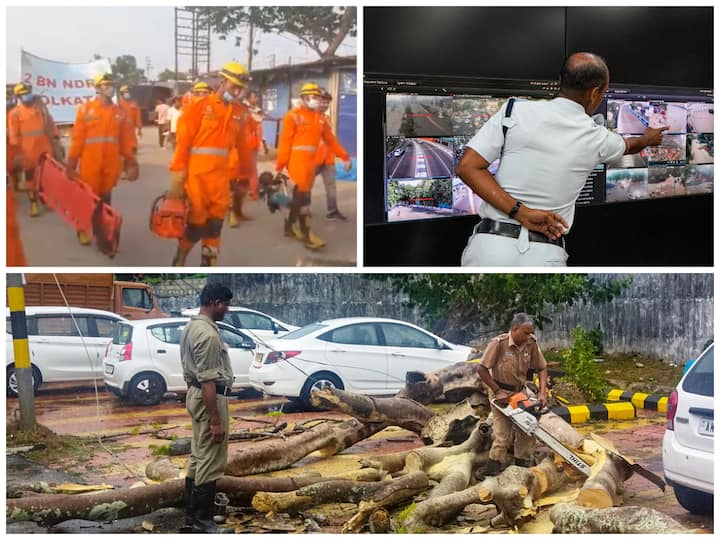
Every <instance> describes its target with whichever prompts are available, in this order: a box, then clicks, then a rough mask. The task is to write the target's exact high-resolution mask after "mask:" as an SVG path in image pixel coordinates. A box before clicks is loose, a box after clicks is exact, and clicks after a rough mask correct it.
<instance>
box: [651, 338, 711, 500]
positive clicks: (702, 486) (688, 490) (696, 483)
mask: <svg viewBox="0 0 720 540" xmlns="http://www.w3.org/2000/svg"><path fill="white" fill-rule="evenodd" d="M713 353H714V345H710V346H709V347H708V348H707V349H705V350H704V351H703V353H702V354H701V355H700V357H699V358H698V359H697V360H696V361H695V362H694V363H693V365H692V366H691V367H690V369H689V370H688V371H687V373H685V376H684V377H683V378H682V379H681V380H680V383H678V385H677V387H676V389H675V390H673V391H672V392H671V394H670V397H669V398H668V403H667V430H666V431H665V437H664V438H663V469H664V471H665V479H666V480H667V483H668V484H670V485H671V486H672V487H673V489H674V491H675V497H676V498H677V500H678V502H679V503H680V505H681V506H682V507H683V508H685V509H686V510H688V511H690V512H692V513H694V514H711V513H712V511H713V491H714V483H713V474H712V473H713V470H714V461H715V460H714V456H713V441H714V438H715V420H714V415H715V406H714V403H713V399H714V397H713V396H714V391H713V376H714V371H715V370H714V366H713Z"/></svg>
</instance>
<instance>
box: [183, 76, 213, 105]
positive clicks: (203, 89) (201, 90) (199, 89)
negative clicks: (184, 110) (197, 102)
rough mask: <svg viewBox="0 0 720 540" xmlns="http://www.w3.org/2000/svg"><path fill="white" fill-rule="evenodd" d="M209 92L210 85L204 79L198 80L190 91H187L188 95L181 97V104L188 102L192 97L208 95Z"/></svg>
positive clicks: (210, 90)
mask: <svg viewBox="0 0 720 540" xmlns="http://www.w3.org/2000/svg"><path fill="white" fill-rule="evenodd" d="M211 92H212V88H210V85H209V84H208V83H206V82H204V81H198V82H196V83H195V84H194V85H193V87H192V92H190V93H189V94H190V96H189V97H188V98H187V99H185V98H184V97H183V106H184V105H185V104H186V103H190V102H191V101H192V100H193V98H199V97H205V96H209V95H210V93H211ZM185 95H187V94H185Z"/></svg>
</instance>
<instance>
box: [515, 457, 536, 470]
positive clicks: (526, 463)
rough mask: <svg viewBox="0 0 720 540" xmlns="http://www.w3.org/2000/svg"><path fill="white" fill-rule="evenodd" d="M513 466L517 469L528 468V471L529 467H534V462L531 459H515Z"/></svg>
mask: <svg viewBox="0 0 720 540" xmlns="http://www.w3.org/2000/svg"><path fill="white" fill-rule="evenodd" d="M515 465H517V466H518V467H525V468H528V469H529V468H530V467H534V466H535V460H533V459H521V458H518V457H516V458H515Z"/></svg>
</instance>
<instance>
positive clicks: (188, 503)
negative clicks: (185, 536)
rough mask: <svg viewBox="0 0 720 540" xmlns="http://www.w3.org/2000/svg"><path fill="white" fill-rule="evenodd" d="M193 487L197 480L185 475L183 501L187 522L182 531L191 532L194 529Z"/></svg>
mask: <svg viewBox="0 0 720 540" xmlns="http://www.w3.org/2000/svg"><path fill="white" fill-rule="evenodd" d="M193 487H195V480H194V479H192V478H188V477H187V476H186V477H185V494H184V496H183V503H184V504H185V523H184V525H183V527H182V528H181V529H180V532H182V533H190V532H192V530H193V505H192V493H193Z"/></svg>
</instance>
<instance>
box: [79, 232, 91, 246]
mask: <svg viewBox="0 0 720 540" xmlns="http://www.w3.org/2000/svg"><path fill="white" fill-rule="evenodd" d="M77 238H78V241H79V242H80V244H82V245H83V246H89V245H90V244H91V243H92V240H90V236H88V233H86V232H85V231H78V233H77Z"/></svg>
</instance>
